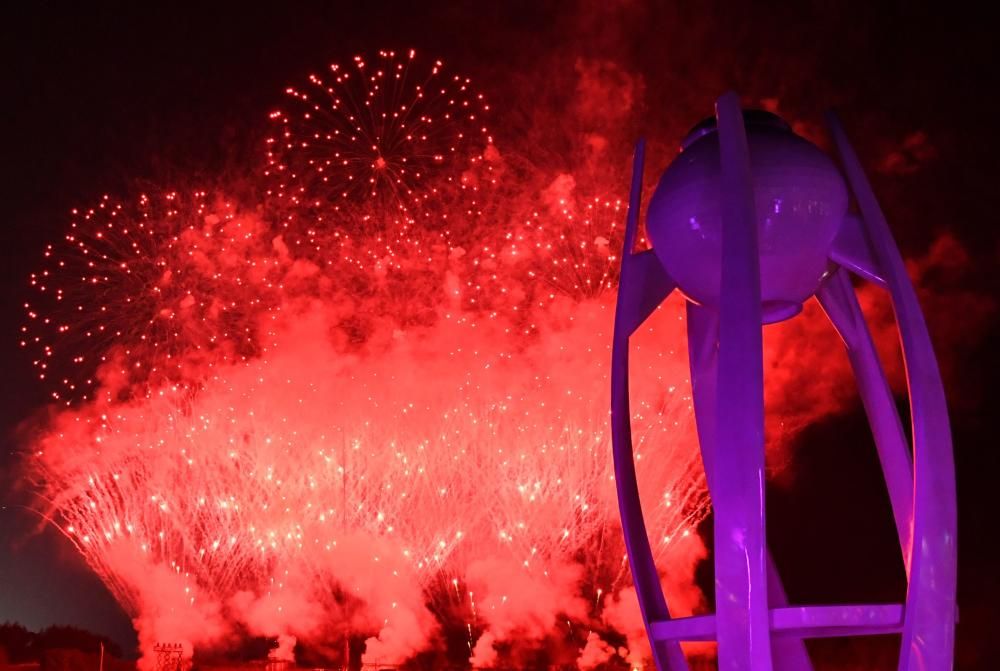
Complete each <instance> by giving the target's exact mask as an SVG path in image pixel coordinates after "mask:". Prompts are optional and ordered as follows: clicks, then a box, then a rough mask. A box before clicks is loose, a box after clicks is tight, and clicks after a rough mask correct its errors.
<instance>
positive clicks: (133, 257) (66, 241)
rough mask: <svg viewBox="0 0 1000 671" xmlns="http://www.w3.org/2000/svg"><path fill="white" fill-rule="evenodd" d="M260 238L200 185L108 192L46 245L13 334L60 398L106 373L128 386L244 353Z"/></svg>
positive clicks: (257, 305)
mask: <svg viewBox="0 0 1000 671" xmlns="http://www.w3.org/2000/svg"><path fill="white" fill-rule="evenodd" d="M260 244H263V240H262V238H261V228H260V226H258V225H256V224H252V223H251V222H250V221H249V220H248V219H246V218H245V217H241V216H239V215H238V213H237V211H236V208H235V206H234V204H233V203H231V202H228V201H227V200H225V199H224V198H222V197H218V196H215V195H210V194H209V193H208V192H205V191H190V192H183V193H181V192H175V191H167V192H156V193H152V194H143V195H140V196H139V197H138V198H135V199H133V200H124V201H121V200H115V199H113V198H111V197H110V196H104V197H103V198H102V199H101V201H100V203H98V205H97V206H96V207H93V208H90V209H87V210H74V211H73V219H72V223H71V224H70V230H69V233H67V234H66V236H65V237H64V238H63V240H61V241H59V242H58V243H55V244H51V245H48V246H47V247H46V249H45V254H44V259H45V266H44V267H43V268H42V269H41V270H40V271H38V272H37V273H34V274H32V276H31V279H30V284H31V286H32V288H33V289H34V290H35V294H34V297H33V298H32V299H31V300H29V301H28V302H26V303H25V306H24V307H25V310H26V313H27V321H26V323H25V324H24V326H22V328H21V334H22V337H21V345H22V346H23V347H25V348H27V349H30V350H31V351H32V352H33V363H34V365H35V367H36V369H37V370H38V374H39V377H40V378H42V379H43V380H45V381H47V382H49V383H50V388H51V394H52V397H53V399H55V400H58V401H64V402H67V403H69V402H72V401H74V400H84V399H87V398H89V397H90V395H91V394H92V391H93V390H94V388H95V387H96V386H97V385H98V383H99V382H102V381H103V383H104V388H105V391H108V390H114V391H115V392H116V393H117V392H118V391H127V392H129V393H133V392H135V390H136V389H137V387H136V384H142V388H143V389H146V388H148V386H146V385H145V384H144V383H147V382H148V383H149V384H151V385H154V386H155V385H156V384H158V383H159V382H161V381H163V380H171V379H172V380H177V379H181V378H184V377H185V376H187V375H188V372H186V371H185V370H184V368H185V367H190V366H193V365H196V363H197V362H198V361H202V362H215V361H219V360H228V359H230V358H245V357H247V356H249V355H251V354H252V353H253V352H254V350H255V349H256V334H255V332H254V329H253V326H252V324H253V321H254V315H256V314H257V313H258V312H259V311H260V310H261V309H263V308H264V305H265V302H266V287H267V283H268V280H267V273H268V267H267V259H266V258H265V257H263V256H261V255H260V254H259V253H258V251H257V250H255V249H254V251H251V250H252V249H253V248H255V247H256V246H258V245H260ZM116 379H117V381H116V382H115V381H114V380H116Z"/></svg>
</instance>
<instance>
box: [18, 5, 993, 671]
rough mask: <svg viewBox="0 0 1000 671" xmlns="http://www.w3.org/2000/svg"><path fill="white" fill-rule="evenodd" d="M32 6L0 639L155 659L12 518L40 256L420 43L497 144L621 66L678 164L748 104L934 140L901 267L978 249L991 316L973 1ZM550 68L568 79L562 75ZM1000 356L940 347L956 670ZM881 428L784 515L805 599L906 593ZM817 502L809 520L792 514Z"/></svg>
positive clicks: (888, 200)
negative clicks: (333, 83) (487, 95)
mask: <svg viewBox="0 0 1000 671" xmlns="http://www.w3.org/2000/svg"><path fill="white" fill-rule="evenodd" d="M17 4H18V9H6V10H4V14H3V16H2V17H0V23H2V25H3V28H2V29H0V30H2V35H3V36H2V47H0V49H2V50H3V52H4V54H3V63H4V67H3V69H2V74H0V77H2V78H3V84H2V90H3V92H4V100H5V102H4V105H3V107H2V109H0V119H2V128H3V140H4V141H3V160H2V164H0V171H2V173H3V176H2V179H0V203H2V208H3V209H2V211H3V213H4V220H5V221H4V225H3V227H2V229H0V235H2V241H3V247H2V248H3V250H4V254H5V258H4V260H5V263H4V264H3V267H2V269H0V273H2V280H0V282H2V288H3V291H2V304H0V333H4V334H6V337H2V338H0V370H2V371H3V374H4V385H3V387H2V391H0V393H2V403H0V429H2V430H3V432H4V433H3V436H4V437H3V442H2V443H0V469H2V471H3V474H4V477H3V478H2V480H0V482H2V483H3V484H2V486H3V488H4V490H6V491H5V492H4V493H5V494H6V493H8V492H9V495H8V496H6V497H5V498H4V499H2V500H3V501H5V502H6V503H7V505H6V507H4V508H3V509H0V621H3V620H7V619H9V620H16V621H21V622H23V623H24V624H26V625H28V626H29V627H41V626H45V625H47V624H50V623H65V624H78V625H83V626H86V627H88V628H90V629H92V630H95V631H99V632H101V633H106V634H109V635H111V636H112V637H114V638H115V639H116V640H119V641H121V642H122V643H124V644H125V647H131V646H132V645H133V644H134V634H133V633H132V630H131V626H130V624H129V621H128V619H127V617H126V616H125V615H124V614H123V613H122V612H121V610H120V609H119V608H118V607H117V606H116V604H115V603H114V601H113V600H112V598H111V597H110V596H109V594H108V593H107V592H106V591H105V590H104V588H103V587H102V586H101V585H100V583H99V582H98V581H97V580H96V578H94V577H93V576H92V575H91V574H90V573H89V572H88V570H87V569H86V567H85V565H84V564H83V562H82V561H81V560H80V559H79V558H78V557H77V556H76V555H75V553H74V552H73V551H72V548H70V547H69V546H68V544H66V543H65V542H63V541H62V540H61V539H60V538H59V537H58V536H57V535H56V534H54V533H53V532H51V531H43V532H42V533H40V534H37V535H36V534H32V533H31V531H32V529H33V528H34V524H35V520H34V518H33V517H32V516H31V515H30V514H28V513H26V512H25V511H24V510H23V509H22V508H19V507H17V506H16V505H15V504H16V503H17V502H23V501H24V500H25V495H24V491H23V489H22V488H20V487H19V486H18V480H17V476H16V473H15V472H14V468H15V462H16V458H15V453H16V451H17V449H18V446H19V444H18V442H17V439H16V437H15V432H14V431H15V428H16V427H17V425H18V424H19V423H20V422H22V421H23V420H25V418H27V417H29V416H30V415H31V414H32V413H33V412H34V411H36V410H37V409H38V408H39V407H40V406H41V405H42V404H43V398H44V390H43V389H42V388H41V387H40V385H39V384H38V383H37V382H36V380H35V378H34V375H33V373H32V371H31V370H30V368H31V366H30V362H29V361H28V359H27V357H25V356H24V355H23V353H22V352H20V351H19V348H18V347H17V328H18V326H19V324H20V320H21V309H20V305H21V303H23V301H24V299H25V294H26V286H27V282H26V279H27V276H28V274H29V272H31V270H33V269H35V268H36V267H37V260H38V259H39V258H40V256H39V255H40V251H41V248H42V245H43V244H44V243H45V242H46V241H49V240H51V239H54V238H56V237H58V236H59V234H60V231H61V230H62V229H63V228H64V227H65V226H66V225H67V223H68V218H67V216H66V213H67V212H68V210H69V209H70V208H71V207H74V206H78V205H80V204H87V203H91V202H93V201H94V200H95V199H96V197H98V196H99V195H101V194H103V193H106V192H111V193H115V192H122V191H123V190H124V189H126V188H128V186H129V184H130V183H131V182H132V180H137V179H148V180H167V181H170V180H171V179H173V178H175V177H176V176H177V175H185V176H188V177H189V176H191V175H199V174H214V173H217V172H219V171H222V170H229V169H232V167H233V166H234V165H238V164H240V163H244V162H246V161H253V160H259V156H258V154H257V150H258V149H259V144H255V143H254V142H253V141H250V140H247V138H253V137H254V135H255V134H256V133H259V132H260V130H259V129H260V128H261V127H262V126H263V122H264V119H265V117H266V113H267V111H268V110H269V109H270V107H271V106H272V105H274V104H275V103H276V101H278V100H279V99H280V93H281V91H282V90H283V89H284V87H285V86H286V85H287V84H288V83H289V82H290V81H292V80H294V79H296V78H299V77H301V76H302V75H303V74H304V73H307V72H309V71H310V70H313V69H316V68H319V67H322V66H323V65H324V64H325V63H327V62H329V61H330V60H332V59H338V58H345V57H349V56H350V55H352V54H354V53H355V52H358V51H366V50H367V51H370V50H372V49H378V48H382V47H408V46H415V47H416V48H418V49H420V50H422V51H424V52H426V53H430V54H434V55H437V56H440V57H441V58H443V59H445V60H446V61H447V62H449V63H454V64H457V67H458V68H460V69H461V70H462V71H463V72H466V73H468V74H469V75H471V76H473V77H474V78H475V79H476V81H477V82H479V83H480V85H481V87H482V88H484V89H485V90H487V91H489V92H491V94H492V98H493V99H494V100H495V101H496V103H495V114H496V118H497V121H496V122H494V125H495V126H496V127H497V129H498V130H497V134H498V135H499V136H500V140H502V139H503V138H504V136H505V135H506V136H508V137H512V138H514V139H515V140H516V136H517V134H518V133H527V132H530V128H531V125H532V118H533V113H532V109H533V108H534V107H536V106H537V107H545V106H550V107H555V108H557V107H558V102H559V101H558V95H559V90H560V89H559V87H558V86H551V87H550V86H548V85H547V81H558V80H559V77H561V76H564V75H565V72H562V71H561V70H559V68H561V67H567V68H569V69H570V70H571V69H572V63H573V61H574V58H577V57H586V58H603V59H608V60H611V61H615V62H617V63H620V64H621V65H622V66H623V67H625V68H627V69H628V70H629V71H632V72H635V73H638V74H640V75H641V76H642V80H643V82H644V86H645V114H646V118H644V119H643V120H641V121H640V122H638V123H637V124H636V127H635V128H630V129H627V130H628V131H631V132H633V133H638V132H644V133H649V134H651V135H652V136H653V137H654V139H660V140H662V141H663V146H664V147H669V148H670V151H672V147H674V146H676V142H677V139H678V138H679V133H680V132H681V131H683V129H684V128H685V127H687V126H690V125H692V124H694V123H695V122H696V121H698V120H699V119H700V118H702V117H704V116H706V115H707V114H709V113H710V111H711V102H712V100H713V99H714V98H715V97H716V96H717V95H719V94H720V93H722V92H723V91H724V90H726V89H727V88H735V89H737V90H739V91H740V92H741V93H742V94H743V95H744V96H746V97H749V98H751V99H755V100H759V99H762V98H768V97H773V98H778V99H780V100H781V108H782V111H783V112H787V113H790V114H791V115H792V116H793V117H795V118H798V119H803V120H805V121H806V122H810V123H813V124H817V123H819V122H820V113H821V112H822V110H823V109H824V108H825V107H827V106H836V107H837V108H838V109H839V110H840V112H841V116H842V118H843V119H844V120H845V124H846V125H847V126H848V128H849V130H851V131H852V134H853V136H854V138H855V143H856V145H857V146H858V150H859V153H860V154H861V156H862V158H863V160H865V162H866V163H867V164H868V165H869V166H870V167H871V166H875V165H878V164H879V162H880V161H882V160H883V158H884V156H885V155H886V154H888V153H890V152H891V151H892V148H893V147H897V146H899V145H900V143H901V142H902V140H903V138H905V137H907V136H909V135H912V134H913V133H917V132H921V133H923V134H924V137H925V138H926V144H927V146H929V147H930V150H929V154H928V153H927V152H924V153H920V152H915V155H914V156H910V155H909V154H907V155H906V157H904V158H907V160H909V159H912V160H913V161H914V162H915V163H918V164H919V165H916V166H915V167H914V170H912V171H906V170H902V169H900V170H897V171H893V170H886V171H883V172H878V171H876V172H877V173H878V174H876V175H875V176H874V178H873V180H874V183H875V187H876V191H877V192H878V193H879V195H880V197H882V198H883V206H884V208H885V210H886V212H887V214H888V215H889V218H890V222H891V225H892V226H893V228H894V231H895V232H896V235H897V237H898V239H899V241H900V244H901V247H902V248H903V251H904V253H908V254H914V253H920V252H923V251H924V250H926V248H927V247H928V245H929V244H930V242H931V241H932V240H933V239H934V238H935V237H936V236H938V235H939V234H941V233H942V232H944V231H947V232H949V233H950V234H952V235H954V236H955V237H956V238H957V239H958V240H959V241H960V242H961V243H962V244H963V245H964V246H965V247H966V248H967V249H968V250H969V251H970V254H971V257H970V261H969V266H970V267H969V268H968V269H967V272H964V273H963V274H962V275H961V277H960V278H958V279H953V278H952V279H948V278H945V279H942V280H941V282H944V283H945V284H947V287H946V288H947V289H948V291H960V292H962V295H963V296H968V295H971V296H972V297H973V299H974V300H975V299H977V298H976V297H981V299H982V300H990V299H991V298H990V297H995V296H996V288H997V280H996V273H995V269H996V267H997V261H998V258H1000V246H998V237H997V224H998V222H997V216H996V208H995V207H993V201H994V200H995V198H996V184H997V183H998V182H997V178H998V177H1000V175H998V174H997V172H998V171H997V168H996V155H997V154H996V152H997V150H998V149H1000V145H998V142H997V131H996V127H997V123H996V119H995V116H996V115H995V113H994V110H995V103H996V98H997V97H996V95H995V90H996V85H997V81H996V75H995V72H994V71H995V69H996V63H997V62H998V58H997V54H996V53H995V50H994V47H993V44H994V42H995V24H994V23H992V22H990V21H988V20H986V19H985V18H983V17H977V16H974V15H971V14H969V13H968V12H963V11H962V10H960V9H958V8H957V7H955V6H949V5H944V4H941V5H938V7H939V8H940V9H939V11H937V12H934V11H929V10H914V9H912V8H910V7H908V4H909V3H829V2H808V3H802V4H803V7H801V8H799V9H796V10H789V9H787V8H785V7H784V6H783V5H784V4H786V3H776V4H775V6H773V7H767V6H765V5H762V4H761V3H755V8H754V9H751V8H749V7H732V6H731V5H730V4H729V3H711V2H709V3H697V8H696V9H695V8H691V9H686V10H680V9H677V8H675V7H673V6H672V5H671V4H670V3H660V4H658V3H642V2H624V3H620V4H618V5H611V6H605V3H598V2H580V3H570V2H567V3H554V2H504V3H485V2H468V3H437V2H423V3H420V4H416V3H399V4H392V3H379V2H370V3H320V2H297V3H225V2H223V3H203V4H190V5H185V4H184V3H162V4H155V3H121V4H119V5H115V4H101V5H99V6H97V7H84V6H82V4H78V3H54V2H35V3H17ZM691 4H692V5H693V4H695V3H691ZM787 4H791V3H787ZM852 4H853V5H857V6H854V7H852V6H850V5H852ZM870 4H877V5H878V7H874V8H873V7H870V6H869V5H870ZM567 64H568V65H567ZM540 67H546V68H552V69H553V71H552V72H551V75H550V76H548V77H547V76H546V75H547V73H542V74H539V73H538V72H537V69H538V68H540ZM668 143H669V144H668ZM552 151H553V152H555V153H558V147H553V148H552ZM666 151H667V150H666V149H664V148H662V147H661V149H660V152H661V154H664V153H665V152H666ZM911 153H914V152H911ZM916 154H919V155H916ZM937 317H938V316H937V315H935V314H929V315H928V320H929V322H931V326H932V330H936V333H938V334H940V333H942V332H944V331H946V329H944V328H943V326H942V325H940V324H936V323H935V320H936V318H937ZM941 318H942V319H943V316H942V317H941ZM996 335H997V324H996V320H995V318H993V319H990V320H987V321H986V322H984V323H981V324H979V327H978V329H977V332H976V333H975V334H974V337H971V338H970V339H967V340H955V339H949V338H945V337H944V336H940V335H939V342H938V346H939V348H940V347H941V346H942V342H944V343H945V344H946V345H952V346H957V345H955V343H958V342H962V343H963V344H964V345H963V346H964V347H965V349H964V350H963V351H962V352H960V353H953V354H954V355H953V356H950V360H951V361H952V364H950V366H949V368H950V369H951V370H953V374H951V375H950V377H949V394H950V396H951V403H952V406H953V407H952V412H953V423H954V426H955V443H956V454H957V463H958V469H959V487H960V490H959V491H960V504H961V505H960V515H961V529H960V552H961V570H960V581H961V587H960V604H961V605H962V608H963V611H962V624H961V626H960V628H959V648H960V656H959V660H960V662H959V663H960V665H959V668H970V669H971V668H986V667H984V666H979V664H980V662H982V663H983V664H985V661H983V657H981V655H982V654H983V652H982V651H983V645H984V644H983V641H984V638H983V637H984V636H985V634H986V632H987V630H988V629H989V628H990V624H989V623H990V621H991V620H992V619H994V618H995V616H996V611H995V606H994V603H995V602H996V600H997V599H1000V590H998V584H997V583H998V579H997V575H996V572H995V568H994V564H995V561H994V559H993V558H992V557H993V555H994V552H995V550H996V547H997V544H996V540H995V531H994V528H993V525H992V524H990V522H991V521H992V516H988V515H987V513H986V511H987V510H988V509H990V508H991V505H990V504H991V502H992V498H991V496H990V495H989V493H990V492H991V491H992V489H993V488H994V487H995V485H994V482H995V479H996V478H997V477H998V476H1000V471H998V468H997V467H998V465H1000V464H998V459H997V456H996V449H995V447H996V439H995V436H994V434H993V433H992V432H991V431H989V430H988V426H987V421H986V419H987V417H986V416H987V415H988V411H989V409H991V408H993V407H995V404H994V401H995V400H996V393H995V391H993V386H992V377H993V376H994V374H995V373H997V372H1000V369H998V366H997V355H996V353H995V350H994V349H993V348H992V347H991V344H993V343H996V342H997V340H996V338H995V337H996ZM970 343H971V344H970ZM866 431H867V429H866V426H865V424H864V420H863V416H862V415H861V413H860V412H859V410H858V409H857V408H856V407H855V408H854V409H852V410H851V411H850V412H848V413H846V414H845V415H843V416H838V417H833V418H828V419H827V420H824V422H822V423H820V424H819V425H817V426H816V427H813V428H812V429H810V430H809V431H807V432H806V434H805V435H804V436H803V437H802V439H801V441H800V442H802V443H803V444H806V443H808V449H801V450H799V453H798V455H797V461H796V469H797V473H798V477H797V479H796V480H795V482H794V483H793V485H791V486H790V487H789V488H788V489H785V490H782V491H781V492H779V493H776V494H775V495H774V497H773V501H772V503H771V514H772V516H773V520H772V521H773V524H774V525H776V528H777V529H778V531H777V532H775V534H774V537H781V536H782V535H783V536H784V537H785V538H786V540H785V541H784V542H781V541H777V546H776V549H775V551H776V553H777V555H778V558H779V561H781V560H782V559H784V561H786V562H787V563H788V564H790V565H795V564H797V563H799V562H814V561H815V562H818V563H819V567H818V568H815V567H814V568H813V569H810V570H808V571H806V570H803V571H801V572H799V571H796V570H794V569H793V570H792V571H791V577H790V580H789V583H790V584H789V589H790V590H791V592H792V593H793V596H798V597H799V598H801V599H802V600H807V599H808V600H813V599H830V600H838V599H840V600H851V599H875V600H877V599H880V598H886V599H890V598H892V597H893V595H895V594H897V593H898V590H899V587H900V584H901V583H900V580H901V576H900V575H898V572H897V571H895V569H893V568H892V565H893V564H892V560H891V556H892V525H891V520H890V518H889V517H888V515H887V510H888V507H887V505H886V499H885V496H884V494H881V493H880V492H879V490H878V488H879V486H880V484H879V474H878V471H877V461H876V460H875V456H874V451H873V449H872V447H871V444H870V439H869V438H868V436H867V433H866ZM845 483H850V484H845ZM845 486H846V487H850V488H856V489H857V491H858V493H857V495H856V496H853V497H851V503H850V504H849V505H846V506H838V507H837V510H836V512H834V511H833V510H832V506H824V505H823V502H824V500H826V498H827V497H834V496H837V495H838V493H842V492H843V488H844V487H845ZM803 506H811V508H810V510H813V511H814V515H812V516H810V517H808V518H806V517H803V516H802V515H799V514H791V513H788V512H782V510H785V511H787V510H789V509H799V508H801V507H803ZM872 510H878V511H880V513H879V514H878V515H873V514H871V511H872ZM886 534H888V536H886ZM831 537H839V538H840V539H841V540H840V541H839V546H840V547H845V546H850V545H852V544H854V547H853V551H852V552H846V553H845V555H850V556H847V557H838V558H837V559H836V560H833V559H830V558H829V556H828V555H829V553H828V552H824V551H822V548H823V544H824V543H826V546H827V548H835V547H838V545H837V543H832V544H831V541H830V540H829V539H830V538H831ZM886 538H887V539H888V540H886ZM823 555H827V556H826V557H825V558H824V556H823ZM885 557H889V558H890V559H885V560H883V558H885ZM859 575H860V576H861V577H860V578H859V577H858V576H859ZM817 583H819V586H818V587H817V586H816V584H817Z"/></svg>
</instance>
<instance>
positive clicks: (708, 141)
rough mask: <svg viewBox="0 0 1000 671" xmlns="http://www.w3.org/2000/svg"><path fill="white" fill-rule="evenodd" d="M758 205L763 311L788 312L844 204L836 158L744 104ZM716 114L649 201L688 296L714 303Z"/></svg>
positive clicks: (771, 314)
mask: <svg viewBox="0 0 1000 671" xmlns="http://www.w3.org/2000/svg"><path fill="white" fill-rule="evenodd" d="M744 123H745V124H746V130H747V143H748V145H749V148H750V165H751V172H752V175H753V182H754V198H755V200H756V206H757V208H756V209H757V226H758V229H757V230H758V244H759V246H760V289H761V299H762V301H763V306H762V307H763V316H764V321H765V322H767V323H769V322H774V321H780V320H782V319H787V318H788V317H791V316H792V315H795V314H797V313H798V312H799V310H801V309H802V302H803V301H805V300H806V299H807V298H809V297H810V296H811V295H812V294H813V293H814V292H815V291H816V289H817V288H818V287H819V284H820V282H821V281H822V279H823V277H824V276H825V275H826V273H827V272H828V269H829V267H830V264H829V260H828V257H829V254H830V248H831V246H832V243H833V239H834V236H835V235H836V234H837V231H838V229H839V228H840V224H841V222H842V221H843V218H844V215H845V213H846V211H847V188H846V186H845V184H844V179H843V177H842V176H841V174H840V171H839V170H838V169H837V167H836V166H835V165H834V163H833V161H832V160H830V158H829V157H828V156H827V155H826V154H825V153H824V152H823V151H822V150H820V149H819V148H818V147H817V146H816V145H814V144H812V143H811V142H809V141H808V140H805V139H804V138H802V137H799V136H798V135H796V134H795V133H793V132H792V131H791V129H790V128H789V127H788V125H787V124H786V123H785V122H784V121H782V120H781V119H780V118H779V117H777V116H775V115H773V114H770V113H768V112H761V111H747V112H745V113H744ZM719 172H720V167H719V136H718V133H717V132H716V129H715V119H714V118H711V119H706V120H705V121H703V122H701V123H700V124H698V125H697V126H695V128H694V129H693V130H692V131H691V132H690V133H689V134H688V136H687V138H686V139H685V140H684V143H683V146H682V149H681V153H680V155H679V156H678V157H677V158H676V159H675V160H674V161H673V163H671V164H670V165H669V166H668V167H667V169H666V170H665V171H664V173H663V176H662V177H661V178H660V183H659V184H658V185H657V187H656V192H655V193H654V194H653V198H652V200H651V201H650V203H649V212H648V215H647V219H646V228H647V232H648V234H649V238H650V240H651V242H652V244H653V249H654V250H655V252H656V255H657V257H658V258H659V260H660V263H662V264H663V266H664V268H666V270H667V272H668V273H669V274H670V277H671V278H673V280H674V281H675V282H677V285H678V287H679V289H680V290H681V292H683V293H684V295H685V296H687V298H688V299H689V300H691V301H693V302H695V303H698V304H701V305H708V306H712V307H717V306H718V304H719V285H720V280H721V268H720V266H721V257H722V219H721V215H720V198H719V188H720V187H719V179H720V174H719Z"/></svg>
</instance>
